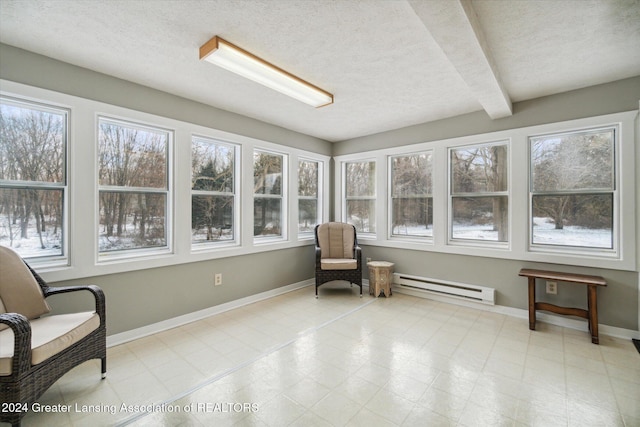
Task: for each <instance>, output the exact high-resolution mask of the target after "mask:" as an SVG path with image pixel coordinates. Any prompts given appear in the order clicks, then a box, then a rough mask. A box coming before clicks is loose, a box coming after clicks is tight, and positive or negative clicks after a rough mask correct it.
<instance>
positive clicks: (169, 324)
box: [107, 279, 315, 347]
mask: <svg viewBox="0 0 640 427" xmlns="http://www.w3.org/2000/svg"><path fill="white" fill-rule="evenodd" d="M314 283H315V281H314V279H308V280H304V281H302V282H298V283H294V284H292V285H286V286H282V287H280V288H276V289H272V290H270V291H265V292H260V293H259V294H255V295H250V296H248V297H244V298H240V299H237V300H234V301H229V302H226V303H224V304H220V305H216V306H213V307H209V308H205V309H204V310H198V311H194V312H193V313H188V314H184V315H182V316H178V317H173V318H171V319H167V320H163V321H161V322H157V323H153V324H151V325H147V326H143V327H141V328H136V329H131V330H130V331H126V332H121V333H118V334H113V335H109V336H108V337H107V347H113V346H116V345H120V344H124V343H126V342H129V341H133V340H136V339H139V338H144V337H146V336H149V335H153V334H157V333H158V332H162V331H166V330H168V329H173V328H177V327H179V326H182V325H186V324H187V323H191V322H195V321H197V320H202V319H204V318H206V317H209V316H213V315H215V314H220V313H224V312H225V311H229V310H233V309H234V308H239V307H242V306H245V305H248V304H252V303H254V302H258V301H262V300H265V299H268V298H272V297H275V296H278V295H282V294H286V293H287V292H291V291H295V290H297V289H300V288H304V287H306V286H310V285H313V284H314Z"/></svg>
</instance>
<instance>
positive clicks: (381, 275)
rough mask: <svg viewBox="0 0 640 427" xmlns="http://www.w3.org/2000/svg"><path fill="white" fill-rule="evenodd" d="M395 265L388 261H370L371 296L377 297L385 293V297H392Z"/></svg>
mask: <svg viewBox="0 0 640 427" xmlns="http://www.w3.org/2000/svg"><path fill="white" fill-rule="evenodd" d="M393 265H394V264H393V263H392V262H386V261H370V262H368V263H367V266H368V267H369V294H370V295H373V296H375V297H378V296H379V295H380V291H383V292H384V296H385V297H389V296H391V294H392V293H391V281H392V278H393Z"/></svg>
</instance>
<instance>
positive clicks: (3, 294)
mask: <svg viewBox="0 0 640 427" xmlns="http://www.w3.org/2000/svg"><path fill="white" fill-rule="evenodd" d="M0 299H2V305H3V306H4V310H5V313H20V314H22V315H23V316H24V317H26V318H27V319H35V318H37V317H40V316H42V315H43V314H47V313H49V311H51V309H50V308H49V305H48V304H47V302H46V301H45V299H44V295H43V294H42V289H41V288H40V285H38V282H36V279H35V278H34V277H33V274H31V271H29V269H28V268H27V266H26V265H25V263H24V262H23V261H22V258H20V255H18V254H17V253H15V252H14V251H13V250H12V249H9V248H7V247H5V246H0ZM0 308H1V307H0ZM2 329H6V325H4V324H2V325H0V330H2Z"/></svg>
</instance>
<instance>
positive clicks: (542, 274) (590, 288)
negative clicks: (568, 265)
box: [518, 268, 607, 344]
mask: <svg viewBox="0 0 640 427" xmlns="http://www.w3.org/2000/svg"><path fill="white" fill-rule="evenodd" d="M518 275H519V276H524V277H527V278H528V279H529V329H530V330H532V331H535V329H536V310H546V311H550V312H552V313H557V314H563V315H569V316H578V317H582V318H585V319H587V320H588V321H589V332H591V342H592V343H594V344H598V343H599V339H598V304H597V300H598V294H597V290H598V286H607V282H606V280H604V279H603V278H602V277H600V276H587V275H584V274H572V273H559V272H556V271H545V270H532V269H528V268H523V269H522V270H520V273H519V274H518ZM536 279H545V280H554V281H558V282H568V283H577V284H582V285H586V286H587V307H588V309H587V310H584V309H582V308H570V307H559V306H557V305H553V304H549V303H546V302H536Z"/></svg>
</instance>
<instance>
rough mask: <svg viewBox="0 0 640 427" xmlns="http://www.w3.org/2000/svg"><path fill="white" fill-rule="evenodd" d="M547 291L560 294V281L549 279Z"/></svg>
mask: <svg viewBox="0 0 640 427" xmlns="http://www.w3.org/2000/svg"><path fill="white" fill-rule="evenodd" d="M547 293H548V294H553V295H557V294H558V282H550V281H548V280H547Z"/></svg>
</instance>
